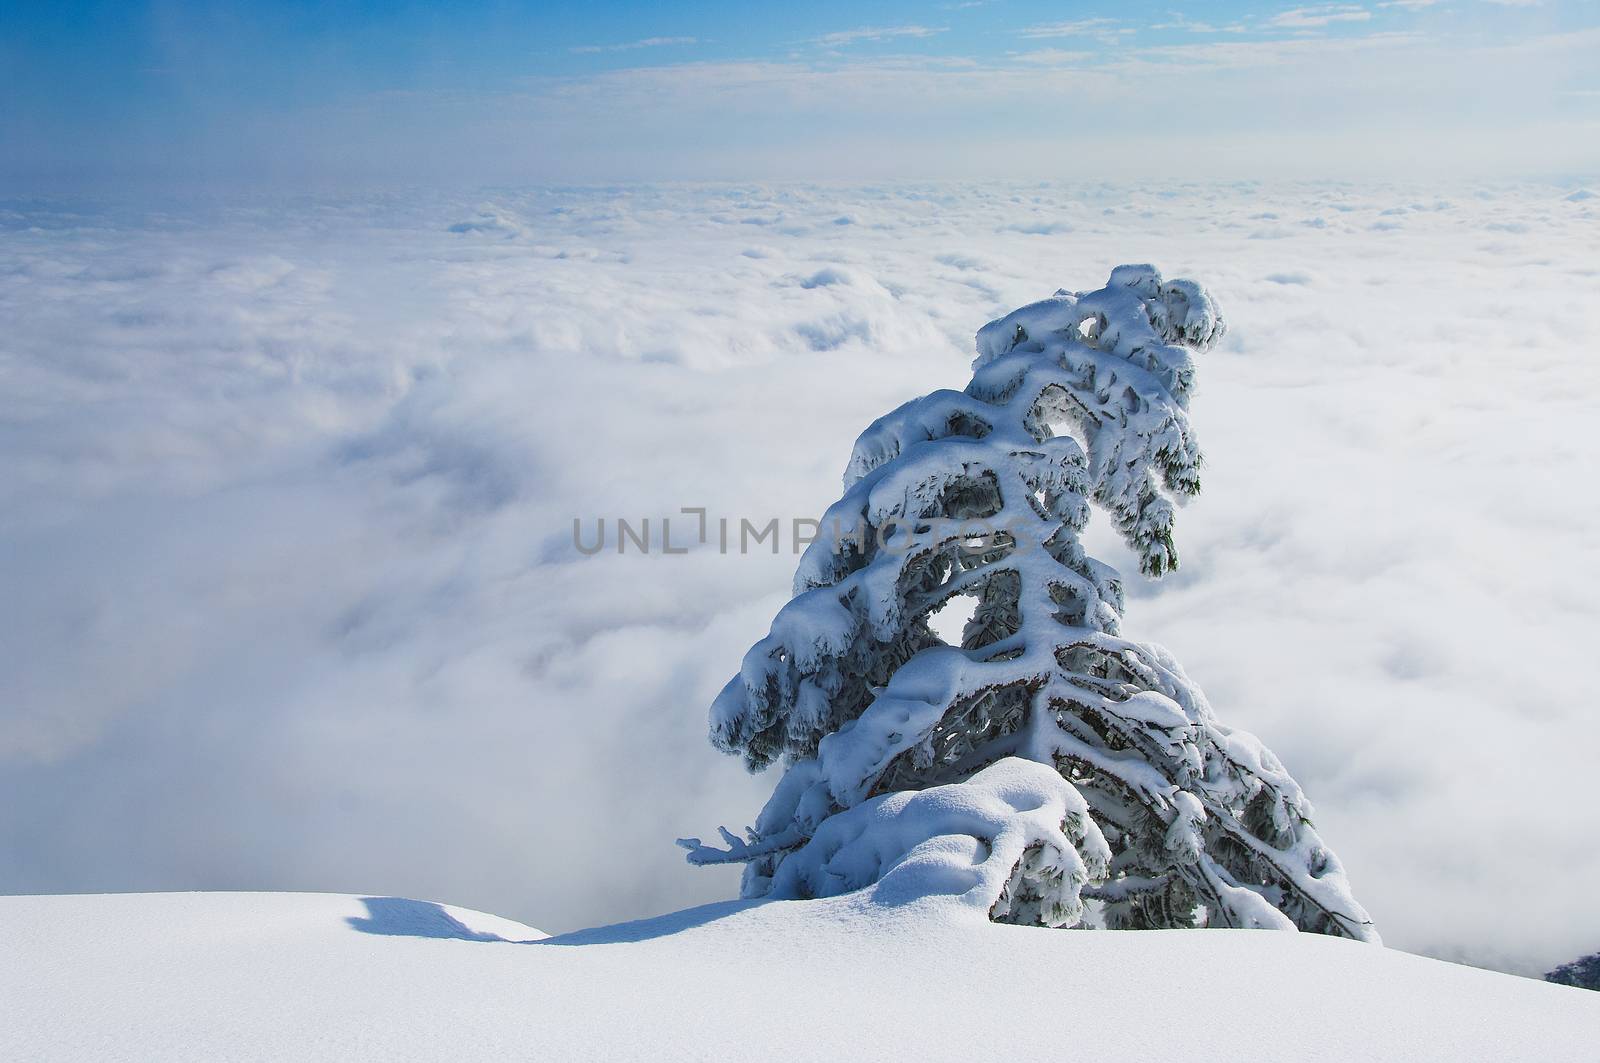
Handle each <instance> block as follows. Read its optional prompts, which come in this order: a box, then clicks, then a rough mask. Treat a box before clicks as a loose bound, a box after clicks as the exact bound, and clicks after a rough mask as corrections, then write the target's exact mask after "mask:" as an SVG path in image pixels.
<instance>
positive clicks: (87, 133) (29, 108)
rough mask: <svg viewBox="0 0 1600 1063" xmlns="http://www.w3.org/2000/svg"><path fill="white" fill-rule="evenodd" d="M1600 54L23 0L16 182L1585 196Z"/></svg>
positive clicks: (1584, 15) (1497, 10) (1015, 18)
mask: <svg viewBox="0 0 1600 1063" xmlns="http://www.w3.org/2000/svg"><path fill="white" fill-rule="evenodd" d="M445 6H448V10H442V9H441V8H442V7H445ZM1597 44H1600V17H1597V11H1596V6H1595V4H1593V3H1591V2H1588V0H1569V2H1559V0H1548V2H1544V3H1539V2H1531V3H1529V2H1517V3H1507V2H1504V0H1502V2H1494V3H1491V2H1487V0H1437V2H1434V0H1399V2H1385V3H1368V4H1333V5H1313V6H1302V7H1292V6H1290V5H1287V4H1256V3H1230V4H1226V5H1222V4H1210V5H1206V6H1205V7H1203V8H1200V7H1190V8H1189V9H1187V10H1182V9H1180V8H1177V7H1175V6H1174V5H1173V3H1172V2H1171V0H1163V2H1159V3H1119V4H1111V3H1104V4H1095V3H1088V4H1061V3H1055V4H1051V3H1042V2H1032V0H992V2H965V3H962V2H954V3H943V4H941V3H937V2H931V0H927V2H921V3H911V2H891V3H878V4H866V5H864V4H860V3H849V4H846V3H840V2H835V0H820V2H815V3H807V4H781V5H776V4H775V5H759V4H755V5H753V4H745V3H728V2H714V3H698V4H692V5H690V4H637V3H616V2H609V0H603V2H598V3H585V4H571V5H556V4H535V3H516V2H506V3H466V4H456V5H439V6H434V7H429V6H428V5H418V4H396V5H390V4H377V3H340V2H334V3H260V2H258V3H248V4H246V3H227V2H222V3H207V4H202V3H182V2H174V3H131V2H129V3H102V4H85V3H74V2H62V3H42V2H34V0H21V2H20V3H19V2H15V0H13V2H12V3H8V4H6V5H5V6H4V10H3V13H0V98H3V99H4V100H5V106H4V107H3V108H0V180H3V181H5V183H6V184H7V185H8V186H10V187H12V188H14V189H15V188H18V187H22V188H29V189H32V188H35V187H44V188H50V187H60V186H62V185H63V184H66V183H83V184H89V185H97V184H107V183H110V184H120V183H125V182H129V181H139V182H143V181H153V182H158V183H161V182H175V183H194V182H209V181H227V182H237V181H267V182H272V183H282V182H284V181H298V180H305V181H315V182H330V181H331V182H341V181H351V180H361V181H380V182H390V183H392V182H394V181H396V180H402V181H416V180H424V181H431V180H451V181H466V182H481V181H485V180H489V181H518V180H549V179H556V180H569V179H571V180H602V181H609V180H637V179H651V178H661V177H669V178H719V177H732V178H749V177H762V178H773V177H783V176H791V177H810V178H814V177H822V178H829V177H843V178H860V177H876V176H910V175H915V176H963V175H975V174H982V175H1024V176H1058V175H1071V176H1089V177H1113V178H1122V177H1131V176H1150V175H1153V174H1162V173H1172V174H1177V175H1185V174H1193V175H1197V176H1215V175H1227V176H1239V175H1261V174H1277V173H1289V174H1307V175H1309V174H1328V173H1341V174H1342V173H1350V174H1356V175H1360V174H1368V173H1374V172H1376V173H1384V174H1388V173H1399V172H1405V173H1425V174H1431V173H1446V172H1450V173H1454V172H1469V173H1474V174H1479V173H1504V172H1513V173H1518V174H1533V175H1558V176H1559V175H1565V174H1571V173H1574V172H1592V171H1593V170H1594V169H1595V167H1596V165H1597V162H1600V149H1597V148H1596V147H1595V145H1596V144H1600V125H1597V121H1600V119H1597V114H1600V74H1597V73H1596V69H1597V66H1596V64H1595V63H1594V62H1593V55H1594V52H1595V48H1596V46H1597Z"/></svg>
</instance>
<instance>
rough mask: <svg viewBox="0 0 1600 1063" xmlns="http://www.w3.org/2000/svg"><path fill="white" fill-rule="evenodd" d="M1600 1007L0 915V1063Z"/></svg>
mask: <svg viewBox="0 0 1600 1063" xmlns="http://www.w3.org/2000/svg"><path fill="white" fill-rule="evenodd" d="M1596 1046H1600V994H1596V993H1591V992H1588V991H1585V990H1581V989H1573V988H1569V987H1565V986H1556V985H1549V984H1545V983H1541V982H1536V981H1531V980H1527V979H1519V978H1513V977H1510V976H1507V975H1502V974H1494V973H1491V972H1487V971H1481V970H1476V969H1473V968H1468V967H1460V966H1456V965H1452V964H1448V963H1442V962H1439V961H1436V960H1429V959H1424V958H1421V957H1417V956H1411V955H1407V954H1405V953H1400V952H1394V951H1390V950H1386V949H1383V948H1380V947H1377V946H1373V945H1366V944H1358V943H1355V942H1351V941H1344V940H1338V939H1334V938H1329V937H1322V936H1318V935H1312V934H1296V933H1272V932H1260V931H1243V930H1240V931H1233V930H1191V931H1144V932H1110V931H1106V932H1096V931H1072V930H1043V929H1034V928H1028V927H1018V926H1005V925H997V924H991V923H988V922H987V921H985V920H984V919H983V918H982V917H981V916H974V915H973V914H972V912H971V911H970V910H969V909H965V908H962V907H961V906H960V905H958V904H953V903H948V901H947V900H939V899H935V900H933V901H919V902H915V903H911V904H902V905H895V904H892V903H889V901H888V900H887V899H885V898H879V897H875V896H874V894H873V893H872V892H871V891H866V892H863V893H856V894H851V895H848V896H844V897H839V898H833V899H829V900H821V901H768V902H752V901H735V902H728V903H723V904H715V905H709V906H706V907H702V908H695V909H690V910H688V911H684V912H679V913H676V914H673V915H667V916H662V917H660V918H658V919H652V920H647V921H643V922H636V923H625V924H621V925H618V926H612V927H605V928H601V929H596V930H587V931H582V932H579V933H575V934H568V935H563V936H557V937H549V936H546V935H544V934H541V933H540V932H539V931H537V930H535V929H533V928H532V927H527V926H523V925H521V924H519V923H514V922H511V921H509V920H505V919H498V918H496V917H494V916H489V915H484V914H482V913H479V912H471V911H467V910H465V909H460V908H452V907H447V906H444V905H439V904H433V903H430V902H422V901H411V900H404V899H400V898H392V897H386V898H361V897H346V896H334V895H325V894H250V893H239V894H227V893H201V894H135V895H112V896H77V897H0V1059H6V1060H30V1061H58V1060H73V1061H78V1060H216V1059H229V1060H267V1059H272V1060H295V1061H313V1060H330V1061H333V1060H337V1061H350V1060H364V1059H382V1060H452V1061H468V1060H495V1061H500V1060H506V1059H513V1058H515V1059H544V1060H587V1059H595V1060H601V1059H603V1060H618V1059H622V1060H630V1059H638V1060H644V1059H649V1060H675V1059H712V1060H720V1059H727V1060H741V1059H762V1060H802V1059H804V1060H814V1059H830V1060H858V1059H859V1060H868V1059H874V1060H875V1059H911V1058H914V1059H919V1060H963V1061H972V1060H984V1059H1054V1058H1060V1059H1069V1058H1072V1059H1079V1058H1093V1059H1097V1060H1102V1061H1111V1060H1153V1059H1156V1060H1159V1059H1184V1060H1219V1061H1221V1060H1227V1061H1229V1063H1237V1061H1239V1060H1253V1059H1263V1060H1264V1059H1271V1060H1346V1059H1348V1060H1365V1059H1374V1058H1389V1059H1402V1058H1403V1059H1407V1060H1462V1059H1483V1060H1488V1059H1493V1060H1543V1061H1551V1060H1590V1059H1593V1058H1594V1053H1595V1051H1596Z"/></svg>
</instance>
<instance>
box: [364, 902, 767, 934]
mask: <svg viewBox="0 0 1600 1063" xmlns="http://www.w3.org/2000/svg"><path fill="white" fill-rule="evenodd" d="M361 903H362V904H364V905H366V908H367V916H366V918H364V919H363V918H361V917H359V916H350V917H349V918H347V919H346V920H345V922H347V923H349V924H350V927H351V928H352V929H354V930H359V931H360V932H361V933H363V934H381V935H385V936H389V937H414V938H455V939H457V940H460V941H500V942H505V943H507V944H513V945H622V944H628V943H631V942H637V941H649V940H651V939H652V938H660V937H666V936H668V935H670V934H676V933H678V932H680V931H683V930H689V929H691V928H693V927H697V926H704V925H705V924H707V923H712V922H715V921H717V920H718V919H723V918H726V917H727V916H730V915H735V914H737V913H739V912H743V911H746V910H748V909H750V908H754V907H756V906H757V905H759V904H765V903H767V902H765V901H718V902H716V903H714V904H702V905H700V906H699V907H698V908H689V909H686V910H685V911H681V912H672V913H670V914H668V915H658V916H655V917H653V918H650V919H635V920H633V921H632V922H627V923H617V924H615V925H613V926H601V927H594V928H592V929H589V930H574V931H573V932H571V933H569V934H559V935H556V936H555V937H548V938H537V939H534V940H531V941H513V940H512V939H511V938H506V937H501V936H500V935H499V934H486V933H483V932H481V931H477V930H473V929H472V928H471V927H469V926H467V925H466V924H465V923H463V922H461V920H459V919H457V918H456V917H455V916H453V915H451V914H450V913H449V912H448V911H446V910H445V908H444V906H443V905H441V904H436V903H434V902H433V901H413V900H408V899H407V898H405V897H363V898H361Z"/></svg>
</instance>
